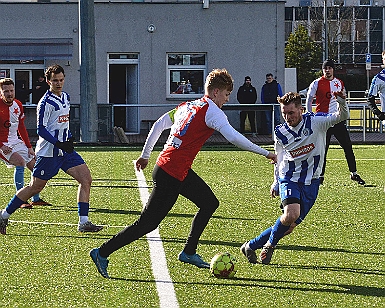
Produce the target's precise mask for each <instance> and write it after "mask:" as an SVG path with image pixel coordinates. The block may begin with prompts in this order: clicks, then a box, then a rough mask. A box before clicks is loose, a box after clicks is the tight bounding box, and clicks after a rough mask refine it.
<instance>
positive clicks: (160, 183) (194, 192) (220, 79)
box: [90, 69, 276, 278]
mask: <svg viewBox="0 0 385 308" xmlns="http://www.w3.org/2000/svg"><path fill="white" fill-rule="evenodd" d="M232 90H233V79H232V77H231V75H230V74H229V73H228V72H227V70H225V69H215V70H213V71H212V72H211V73H210V74H209V75H208V76H207V78H206V82H205V96H204V97H202V98H201V99H198V100H195V101H192V102H185V103H182V104H180V105H179V106H178V107H177V108H176V109H174V110H172V111H170V112H168V113H166V114H164V115H163V116H161V117H160V118H159V119H158V120H157V121H156V122H155V123H154V125H153V127H152V128H151V130H150V132H149V135H148V136H147V140H146V143H145V145H144V147H143V150H142V154H141V156H140V157H139V158H138V160H137V161H136V168H137V170H138V171H139V170H141V169H144V168H146V166H147V164H148V160H149V158H150V154H151V151H152V149H153V147H154V145H155V144H156V142H157V140H158V138H159V137H160V135H161V134H162V132H163V131H164V130H166V129H169V128H171V131H170V135H169V137H168V140H167V142H166V144H165V145H164V148H163V151H162V152H161V153H160V154H159V156H158V159H157V161H156V165H155V168H154V170H153V173H152V177H153V181H154V187H153V189H152V192H151V195H150V197H149V199H148V202H147V204H146V206H145V207H144V209H143V211H142V213H141V215H140V217H139V219H138V220H137V221H136V222H134V223H133V224H132V225H130V226H128V227H126V228H125V229H123V230H122V231H120V232H119V233H118V234H116V235H115V236H113V237H112V238H111V239H109V240H108V241H106V242H105V243H103V244H102V245H101V246H100V247H99V248H94V249H92V250H91V251H90V255H91V258H92V260H93V261H94V263H95V265H96V267H97V269H98V271H99V273H100V274H101V275H102V276H103V277H105V278H109V275H108V273H107V266H108V259H107V257H108V256H109V255H110V254H112V253H113V252H114V251H116V250H118V249H120V248H122V247H123V246H125V245H128V244H130V243H132V242H133V241H135V240H137V239H139V238H140V237H142V236H144V235H145V234H147V233H149V232H151V231H152V230H154V229H156V228H157V227H158V225H159V224H160V222H161V221H162V220H163V219H164V218H165V217H166V215H167V214H168V212H169V211H170V210H171V208H172V207H173V205H174V204H175V202H176V200H177V198H178V196H179V195H182V196H184V197H185V198H187V199H189V200H190V201H192V202H193V203H195V205H196V206H197V207H198V209H199V210H198V212H197V214H196V215H195V217H194V219H193V222H192V226H191V231H190V234H189V236H188V239H187V242H186V244H185V247H184V249H183V251H182V252H181V253H180V254H179V257H178V258H179V261H181V262H184V263H190V264H193V265H195V266H197V267H200V268H209V267H210V265H209V264H208V263H207V262H205V261H204V260H203V259H202V257H201V256H200V255H198V254H197V253H196V249H197V246H198V241H199V238H200V236H201V234H202V232H203V231H204V229H205V227H206V225H207V224H208V222H209V220H210V218H211V216H212V215H213V213H214V212H215V210H216V209H217V207H218V206H219V201H218V199H217V198H216V196H215V195H214V193H213V192H212V190H211V188H210V187H209V186H208V185H207V184H206V183H205V182H204V180H203V179H201V178H200V177H199V175H198V174H196V173H195V172H194V171H193V170H192V169H191V165H192V164H193V161H194V159H195V156H196V155H197V154H198V152H199V151H200V149H201V147H202V146H203V144H204V143H205V141H206V140H207V139H208V138H209V137H210V136H211V135H212V134H213V132H214V131H215V130H217V131H219V132H220V133H221V134H222V135H223V136H224V137H225V138H226V139H227V140H228V141H230V142H231V143H233V144H234V145H236V146H238V147H239V148H241V149H244V150H247V151H250V152H253V153H256V154H260V155H263V156H265V157H266V158H268V159H272V160H273V161H275V159H276V156H275V154H274V153H270V152H269V151H267V150H265V149H262V148H260V147H259V146H257V145H255V144H254V143H252V142H250V141H249V140H248V139H247V138H246V137H244V136H243V135H242V134H240V133H239V132H238V131H236V130H235V129H234V128H233V127H232V126H231V125H230V123H229V121H228V119H227V117H226V115H225V113H224V112H223V111H222V110H221V108H222V106H223V105H224V104H225V103H226V102H228V100H229V96H230V93H231V91H232Z"/></svg>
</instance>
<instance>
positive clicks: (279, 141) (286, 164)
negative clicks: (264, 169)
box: [272, 104, 348, 191]
mask: <svg viewBox="0 0 385 308" xmlns="http://www.w3.org/2000/svg"><path fill="white" fill-rule="evenodd" d="M345 106H346V104H345ZM346 114H348V111H347V109H346ZM346 114H345V112H341V115H343V116H340V114H339V113H338V112H336V113H317V114H314V113H312V112H308V113H305V114H303V115H302V121H301V122H300V123H299V124H298V125H297V126H296V127H291V126H289V125H288V124H287V123H283V124H280V125H278V126H277V127H276V128H275V136H274V138H275V152H276V154H277V164H276V166H275V180H274V183H273V185H272V188H273V189H274V190H277V191H278V183H279V182H280V183H281V182H284V181H292V182H297V183H303V184H306V185H309V184H310V183H311V180H312V179H317V178H319V176H320V174H321V171H322V166H323V162H324V156H325V147H326V131H327V130H328V129H329V128H330V127H331V126H333V125H334V124H336V123H338V122H340V121H341V120H345V119H346V118H347V117H348V116H347V115H346Z"/></svg>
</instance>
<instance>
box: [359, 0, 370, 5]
mask: <svg viewBox="0 0 385 308" xmlns="http://www.w3.org/2000/svg"><path fill="white" fill-rule="evenodd" d="M370 2H371V0H360V5H371V3H370Z"/></svg>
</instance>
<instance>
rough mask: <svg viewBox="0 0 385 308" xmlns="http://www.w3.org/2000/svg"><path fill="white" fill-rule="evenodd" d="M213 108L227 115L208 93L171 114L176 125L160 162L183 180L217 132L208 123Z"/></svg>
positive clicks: (179, 107)
mask: <svg viewBox="0 0 385 308" xmlns="http://www.w3.org/2000/svg"><path fill="white" fill-rule="evenodd" d="M209 108H210V109H214V110H215V111H216V112H215V113H216V114H217V115H220V116H222V117H225V115H224V113H223V112H221V110H220V109H219V108H218V107H217V105H215V104H214V103H211V104H209V102H208V100H207V99H206V97H203V98H202V99H199V100H195V101H192V102H185V103H182V104H180V105H179V106H178V107H177V108H176V109H175V112H173V113H171V114H170V116H171V117H172V122H173V125H172V126H171V131H170V135H169V137H168V140H167V142H166V144H165V145H164V148H163V151H162V152H161V153H160V155H159V156H158V159H157V162H156V163H157V165H158V166H159V167H161V168H162V169H164V170H165V171H166V172H167V173H168V174H170V175H171V176H173V177H175V178H177V179H178V180H180V181H182V180H183V179H184V178H185V177H186V175H187V172H188V170H189V169H190V168H191V165H192V163H193V161H194V158H195V156H196V155H197V154H198V152H199V150H200V149H201V147H202V146H203V144H204V143H205V141H206V140H207V139H208V138H209V137H210V136H211V135H212V134H213V132H214V129H213V128H211V127H209V126H208V125H207V123H206V114H207V111H208V109H209ZM221 120H222V121H223V120H224V119H221ZM169 162H172V163H169Z"/></svg>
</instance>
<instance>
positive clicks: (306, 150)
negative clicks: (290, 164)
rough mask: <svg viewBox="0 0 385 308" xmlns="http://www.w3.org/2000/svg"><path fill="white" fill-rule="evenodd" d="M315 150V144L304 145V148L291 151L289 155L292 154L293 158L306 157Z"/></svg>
mask: <svg viewBox="0 0 385 308" xmlns="http://www.w3.org/2000/svg"><path fill="white" fill-rule="evenodd" d="M314 148H315V146H314V143H310V144H307V145H304V146H302V147H299V148H297V149H294V150H291V151H289V153H290V155H291V157H293V158H296V157H298V156H302V155H306V154H308V153H310V152H311V151H313V150H314Z"/></svg>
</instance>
